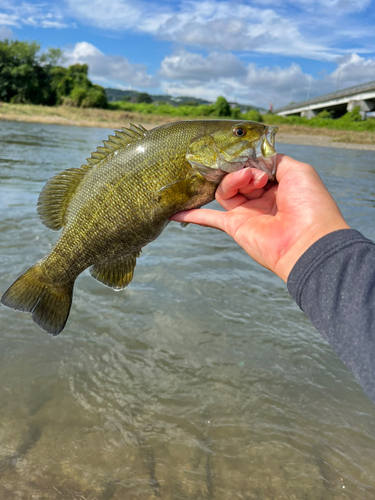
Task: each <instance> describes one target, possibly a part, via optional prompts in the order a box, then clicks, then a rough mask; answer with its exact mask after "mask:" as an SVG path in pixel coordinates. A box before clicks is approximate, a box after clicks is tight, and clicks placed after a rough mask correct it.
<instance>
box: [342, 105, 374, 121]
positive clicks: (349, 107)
mask: <svg viewBox="0 0 375 500" xmlns="http://www.w3.org/2000/svg"><path fill="white" fill-rule="evenodd" d="M356 106H359V107H360V111H359V113H360V115H361V116H362V120H366V113H367V112H368V111H372V110H373V109H375V102H374V101H370V100H362V101H349V102H348V105H347V107H346V110H347V111H349V112H350V111H353V109H354V108H355V107H356Z"/></svg>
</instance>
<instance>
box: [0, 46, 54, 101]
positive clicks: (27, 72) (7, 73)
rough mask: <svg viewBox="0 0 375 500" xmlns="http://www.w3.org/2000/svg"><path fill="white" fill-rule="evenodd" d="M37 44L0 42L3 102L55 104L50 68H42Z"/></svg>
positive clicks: (0, 93)
mask: <svg viewBox="0 0 375 500" xmlns="http://www.w3.org/2000/svg"><path fill="white" fill-rule="evenodd" d="M39 50H40V45H39V44H37V43H36V42H20V41H18V40H15V41H13V40H4V41H2V42H0V99H1V100H3V101H5V102H14V103H34V104H54V95H53V92H52V89H51V76H50V73H49V69H50V65H49V64H45V65H43V61H41V60H40V57H39V56H38V52H39Z"/></svg>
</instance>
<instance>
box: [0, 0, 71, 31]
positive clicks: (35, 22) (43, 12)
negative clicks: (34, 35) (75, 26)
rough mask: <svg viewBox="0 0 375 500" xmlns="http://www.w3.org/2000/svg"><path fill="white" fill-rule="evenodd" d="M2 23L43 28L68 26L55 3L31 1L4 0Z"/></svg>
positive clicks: (2, 4) (1, 14)
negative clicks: (35, 2) (34, 2)
mask: <svg viewBox="0 0 375 500" xmlns="http://www.w3.org/2000/svg"><path fill="white" fill-rule="evenodd" d="M1 8H2V10H3V12H2V13H0V24H3V25H8V26H17V27H20V26H23V25H24V26H33V27H39V26H40V27H42V28H67V27H68V24H67V23H66V22H64V20H63V18H64V15H63V13H62V11H61V10H60V8H59V7H58V6H57V5H56V4H55V3H52V2H51V3H50V4H43V3H38V4H33V3H31V2H22V3H20V2H17V0H16V1H12V2H10V1H9V0H2V2H1Z"/></svg>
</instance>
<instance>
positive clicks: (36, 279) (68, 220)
mask: <svg viewBox="0 0 375 500" xmlns="http://www.w3.org/2000/svg"><path fill="white" fill-rule="evenodd" d="M276 131H277V129H276V127H267V126H266V125H263V124H260V123H256V122H250V121H234V120H194V121H185V122H183V121H182V122H176V123H171V124H167V125H163V126H160V127H156V128H154V129H152V130H150V131H147V130H146V129H144V128H143V127H142V126H141V125H139V126H138V127H137V126H135V125H133V124H131V125H130V127H129V128H128V129H126V128H123V129H122V131H116V132H115V135H114V136H109V138H108V140H107V141H103V143H104V146H101V147H98V148H97V150H96V151H95V152H93V153H92V154H91V157H90V158H88V159H87V163H86V164H85V165H82V166H81V167H80V168H71V169H68V170H65V171H63V172H60V173H58V174H56V175H55V176H54V177H52V178H51V179H50V180H49V181H48V182H47V184H46V185H45V187H44V188H43V190H42V192H41V194H40V196H39V199H38V215H39V217H40V219H41V220H42V222H43V223H44V224H45V225H46V226H47V227H49V228H50V229H53V230H60V229H62V232H61V235H60V237H59V238H58V240H57V242H56V244H55V245H54V247H53V248H52V250H51V252H50V253H49V254H48V255H46V256H45V257H44V258H43V259H42V260H40V261H39V262H37V263H36V264H35V265H34V266H32V267H31V268H30V269H28V270H27V271H26V272H25V273H24V274H23V275H22V276H20V278H18V279H17V280H16V281H15V282H14V283H13V285H12V286H11V287H10V288H9V289H8V290H7V291H6V292H5V294H4V295H3V297H2V299H1V302H2V304H4V305H6V306H8V307H12V308H14V309H18V310H21V311H26V312H31V314H32V318H33V320H34V321H35V322H36V323H37V324H38V325H39V326H40V327H41V328H43V329H44V330H46V331H47V332H49V333H51V334H53V335H57V334H59V333H60V332H61V330H62V329H63V328H64V326H65V324H66V321H67V318H68V315H69V311H70V307H71V302H72V296H73V286H74V282H75V280H76V278H77V276H78V275H79V274H81V272H82V271H84V270H85V269H87V268H89V269H90V272H91V275H92V276H93V277H94V278H95V279H97V280H98V281H100V282H101V283H103V284H105V285H107V286H110V287H112V288H113V289H115V290H121V289H123V288H125V287H126V286H128V285H129V283H130V282H131V280H132V279H133V275H134V267H135V265H136V260H137V258H138V257H139V254H140V252H141V250H142V248H143V247H144V246H145V245H147V244H148V243H150V242H151V241H153V240H154V239H156V238H157V237H158V236H159V235H160V234H161V232H162V231H163V229H164V228H165V227H166V226H167V224H168V223H169V218H170V217H171V216H172V215H173V214H174V213H177V212H179V211H182V210H187V209H191V208H196V207H200V206H202V205H205V204H206V203H209V202H210V201H212V200H213V199H214V195H215V190H216V188H217V186H218V184H219V182H220V181H221V179H222V178H223V177H224V175H226V174H227V173H228V172H232V171H235V170H238V169H240V168H244V167H246V166H251V167H256V168H260V169H262V170H265V171H266V172H267V173H268V175H269V177H270V178H274V175H275V157H276V152H275V150H274V148H273V146H274V136H275V133H276Z"/></svg>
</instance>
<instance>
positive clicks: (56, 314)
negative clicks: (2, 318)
mask: <svg viewBox="0 0 375 500" xmlns="http://www.w3.org/2000/svg"><path fill="white" fill-rule="evenodd" d="M73 285H74V281H73V282H72V283H70V284H68V285H66V286H61V285H58V284H57V285H54V284H50V283H47V282H46V280H44V279H43V272H42V266H41V264H35V266H33V267H31V268H30V269H28V270H27V271H26V272H25V274H23V275H22V276H20V277H19V278H18V279H17V280H16V281H15V282H14V283H13V285H11V286H10V287H9V288H8V290H7V291H6V292H5V293H4V295H3V296H2V298H1V303H2V304H4V305H5V306H8V307H12V308H13V309H17V310H19V311H25V312H31V313H32V318H33V320H34V321H35V323H36V324H37V325H39V326H40V327H41V328H43V330H45V331H46V332H48V333H51V334H52V335H58V334H59V333H60V332H61V330H62V329H63V328H64V326H65V323H66V321H67V319H68V316H69V311H70V306H71V304H72V298H73Z"/></svg>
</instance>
